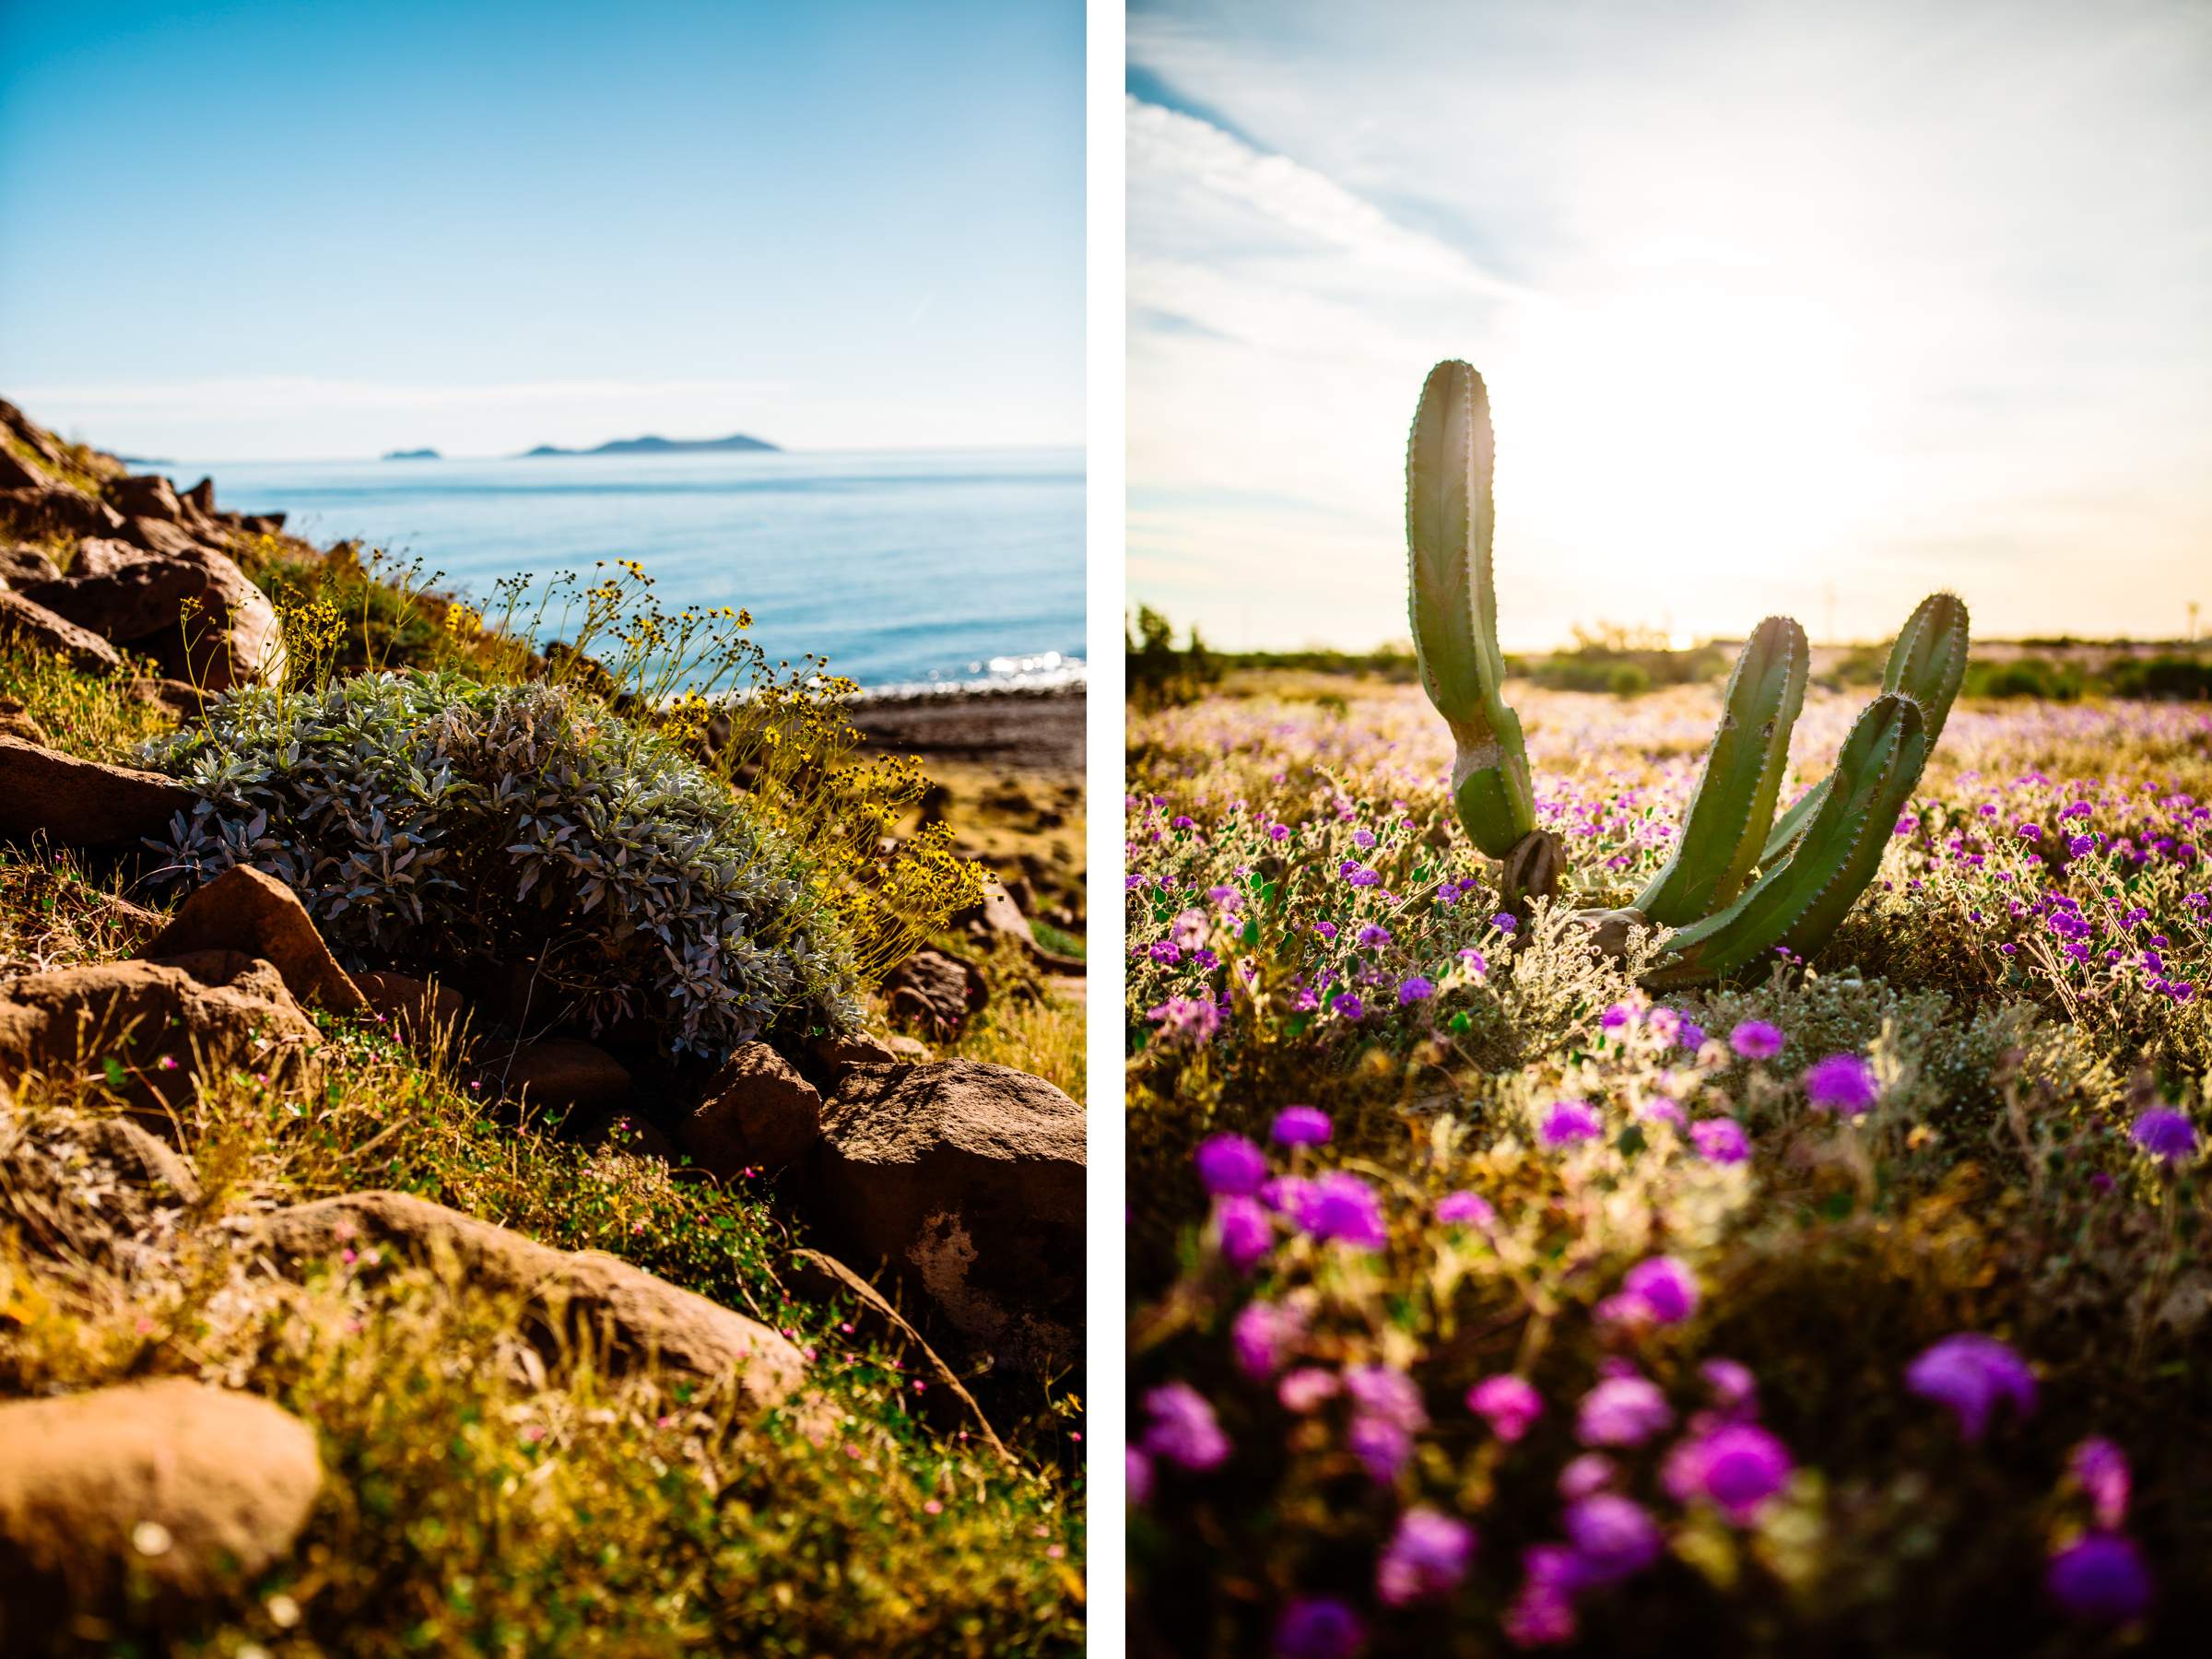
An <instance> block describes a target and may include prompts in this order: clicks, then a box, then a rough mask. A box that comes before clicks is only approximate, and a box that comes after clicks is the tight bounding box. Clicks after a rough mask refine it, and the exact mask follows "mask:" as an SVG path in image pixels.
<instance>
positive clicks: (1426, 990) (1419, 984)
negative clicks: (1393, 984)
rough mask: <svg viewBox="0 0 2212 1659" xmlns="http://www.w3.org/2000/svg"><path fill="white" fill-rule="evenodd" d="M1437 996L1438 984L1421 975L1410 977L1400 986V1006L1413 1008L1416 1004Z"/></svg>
mask: <svg viewBox="0 0 2212 1659" xmlns="http://www.w3.org/2000/svg"><path fill="white" fill-rule="evenodd" d="M1435 994H1436V982H1434V981H1433V980H1425V979H1423V978H1422V977H1421V976H1420V975H1419V974H1418V973H1416V974H1411V975H1408V976H1407V977H1406V979H1405V980H1404V981H1403V982H1401V983H1400V984H1399V986H1398V1006H1399V1007H1401V1008H1408V1007H1411V1006H1413V1005H1414V1004H1415V1003H1418V1002H1427V1001H1428V1000H1429V999H1430V997H1432V996H1434V995H1435Z"/></svg>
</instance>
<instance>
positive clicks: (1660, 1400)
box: [1574, 1374, 1675, 1446]
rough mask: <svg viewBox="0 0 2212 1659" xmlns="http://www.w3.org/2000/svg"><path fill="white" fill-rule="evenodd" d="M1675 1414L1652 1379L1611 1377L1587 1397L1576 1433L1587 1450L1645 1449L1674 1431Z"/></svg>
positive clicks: (1578, 1416)
mask: <svg viewBox="0 0 2212 1659" xmlns="http://www.w3.org/2000/svg"><path fill="white" fill-rule="evenodd" d="M1674 1422H1675V1413H1674V1409H1673V1407H1671V1406H1668V1405H1667V1403H1666V1396H1665V1394H1661V1393H1660V1392H1659V1385H1658V1384H1657V1383H1655V1382H1653V1381H1652V1380H1651V1379H1650V1378H1648V1377H1639V1376H1635V1375H1632V1374H1631V1375H1629V1376H1625V1377H1607V1378H1606V1379H1605V1380H1604V1381H1603V1382H1599V1383H1598V1384H1597V1386H1596V1387H1594V1388H1593V1389H1592V1390H1591V1391H1590V1392H1589V1393H1588V1394H1584V1395H1583V1403H1582V1406H1581V1409H1580V1410H1579V1411H1577V1413H1576V1414H1575V1421H1574V1432H1575V1436H1576V1438H1577V1439H1579V1440H1580V1441H1582V1442H1583V1445H1585V1446H1641V1444H1643V1442H1644V1441H1647V1440H1650V1439H1651V1438H1652V1436H1653V1435H1654V1434H1660V1433H1664V1432H1665V1430H1668V1429H1671V1428H1672V1427H1674Z"/></svg>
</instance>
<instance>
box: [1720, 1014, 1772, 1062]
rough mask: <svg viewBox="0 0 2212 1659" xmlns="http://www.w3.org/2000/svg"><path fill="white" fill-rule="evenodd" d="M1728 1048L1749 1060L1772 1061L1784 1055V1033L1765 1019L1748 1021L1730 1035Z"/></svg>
mask: <svg viewBox="0 0 2212 1659" xmlns="http://www.w3.org/2000/svg"><path fill="white" fill-rule="evenodd" d="M1728 1046H1729V1047H1730V1048H1732V1049H1734V1050H1735V1052H1736V1053H1739V1054H1741V1055H1742V1056H1743V1057H1744V1058H1745V1059H1747V1060H1771V1059H1773V1058H1774V1056H1775V1055H1777V1054H1779V1053H1782V1032H1781V1030H1779V1029H1778V1028H1776V1027H1774V1026H1771V1025H1769V1024H1768V1023H1767V1022H1766V1021H1765V1020H1763V1019H1747V1020H1745V1021H1744V1022H1743V1024H1741V1025H1739V1026H1737V1027H1736V1028H1735V1030H1733V1031H1731V1032H1729V1033H1728Z"/></svg>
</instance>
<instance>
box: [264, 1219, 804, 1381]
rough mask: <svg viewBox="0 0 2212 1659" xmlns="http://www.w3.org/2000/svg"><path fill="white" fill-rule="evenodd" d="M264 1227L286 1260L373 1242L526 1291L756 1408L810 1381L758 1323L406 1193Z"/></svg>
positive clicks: (568, 1321)
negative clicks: (718, 1385)
mask: <svg viewBox="0 0 2212 1659" xmlns="http://www.w3.org/2000/svg"><path fill="white" fill-rule="evenodd" d="M263 1225H264V1235H263V1236H264V1237H265V1238H266V1240H267V1241H268V1242H269V1244H270V1246H271V1247H272V1249H273V1250H274V1252H275V1253H276V1254H277V1257H278V1258H279V1259H280V1260H281V1261H283V1262H284V1263H286V1264H287V1265H300V1264H302V1263H306V1262H309V1261H313V1260H317V1259H328V1258H330V1257H332V1256H335V1255H336V1254H337V1253H339V1252H340V1251H342V1250H346V1249H348V1248H351V1249H355V1250H359V1249H360V1248H361V1247H363V1246H366V1245H375V1246H378V1247H380V1248H382V1249H387V1250H390V1251H393V1252H394V1253H398V1254H400V1255H403V1256H406V1257H407V1258H408V1259H410V1260H414V1261H427V1262H430V1263H433V1264H441V1265H447V1266H449V1267H450V1269H451V1270H452V1272H453V1274H454V1275H455V1276H456V1277H457V1278H458V1279H459V1280H460V1281H461V1282H463V1283H465V1284H467V1285H469V1286H471V1287H472V1288H477V1289H479V1290H488V1291H491V1292H493V1293H494V1294H500V1295H509V1296H516V1297H522V1298H526V1299H528V1300H529V1302H530V1304H531V1306H532V1307H533V1308H534V1309H535V1311H536V1317H537V1318H538V1319H539V1320H540V1322H541V1324H542V1327H543V1329H544V1330H545V1331H546V1332H547V1335H554V1336H556V1337H558V1336H560V1335H569V1334H572V1333H573V1332H575V1331H576V1330H577V1329H578V1327H580V1326H582V1327H583V1328H585V1329H588V1330H589V1331H591V1332H592V1333H593V1334H594V1335H597V1336H598V1337H599V1338H600V1339H601V1340H602V1341H604V1342H606V1344H607V1345H608V1350H609V1352H610V1353H611V1354H612V1355H613V1357H615V1358H616V1359H618V1360H624V1361H635V1360H639V1359H649V1358H653V1359H658V1360H659V1361H660V1363H661V1364H663V1365H665V1366H669V1367H672V1368H674V1369H676V1370H678V1371H688V1372H689V1373H691V1374H692V1375H694V1376H699V1377H703V1378H708V1379H711V1380H713V1381H715V1382H723V1383H725V1384H728V1385H731V1386H733V1387H735V1390H736V1393H737V1397H738V1398H739V1399H740V1400H741V1401H742V1402H743V1403H744V1404H745V1406H747V1409H749V1410H752V1411H765V1410H767V1409H768V1408H769V1407H770V1406H776V1405H779V1404H781V1403H782V1401H783V1400H785V1399H786V1398H788V1397H789V1396H790V1395H791V1394H792V1393H793V1392H794V1390H796V1389H797V1388H798V1387H799V1385H800V1384H801V1383H802V1382H804V1381H805V1380H806V1361H805V1360H804V1359H802V1358H801V1357H800V1355H799V1351H798V1349H797V1348H795V1347H793V1346H792V1345H791V1343H790V1342H789V1341H788V1340H787V1339H785V1338H784V1337H782V1336H781V1335H778V1334H777V1333H776V1332H774V1331H772V1330H770V1329H769V1328H768V1327H767V1326H766V1325H763V1324H757V1323H756V1322H754V1321H753V1320H750V1319H747V1318H746V1317H745V1315H744V1314H742V1313H737V1312H732V1311H731V1310H730V1309H728V1308H725V1307H723V1306H722V1305H721V1304H719V1303H717V1302H712V1301H709V1300H707V1299H706V1298H705V1297H703V1296H696V1295H694V1294H693V1293H692V1292H690V1291H688V1290H685V1289H682V1288H678V1287H677V1286H675V1285H671V1284H669V1283H668V1282H667V1281H666V1280H665V1279H661V1278H656V1277H653V1275H652V1274H650V1273H647V1272H646V1271H645V1270H644V1269H643V1268H641V1267H633V1266H631V1265H629V1263H627V1262H624V1261H621V1260H620V1259H618V1258H617V1257H615V1256H610V1255H605V1254H602V1253H599V1252H597V1251H578V1252H575V1253H569V1252H567V1251H560V1250H555V1249H552V1248H550V1247H549V1246H547V1245H544V1244H540V1243H538V1242H537V1241H535V1240H534V1239H527V1238H524V1236H523V1235H522V1234H521V1233H518V1232H512V1231H510V1230H507V1229H506V1228H503V1227H495V1226H493V1225H492V1224H491V1223H490V1222H488V1221H479V1220H477V1218H475V1217H474V1216H467V1215H464V1214H462V1213H461V1212H460V1211H459V1210H453V1209H448V1208H446V1207H445V1206H443V1205H438V1204H430V1203H428V1202H426V1201H425V1200H423V1199H420V1198H413V1197H409V1196H408V1195H406V1194H404V1193H351V1194H347V1195H346V1196H344V1197H339V1198H325V1199H322V1200H320V1201H318V1202H316V1203H313V1204H300V1205H295V1206H292V1207H291V1208H289V1209H282V1210H278V1211H277V1212H276V1213H275V1214H273V1215H271V1216H270V1217H269V1218H267V1220H266V1221H265V1223H264V1224H263Z"/></svg>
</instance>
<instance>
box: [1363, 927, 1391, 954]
mask: <svg viewBox="0 0 2212 1659" xmlns="http://www.w3.org/2000/svg"><path fill="white" fill-rule="evenodd" d="M1359 943H1360V944H1361V945H1362V946H1364V947H1366V948H1367V949H1369V950H1374V949H1376V948H1378V947H1382V946H1384V945H1387V944H1389V943H1390V929H1389V928H1387V927H1381V926H1378V925H1377V924H1374V923H1372V922H1370V923H1369V924H1367V925H1366V926H1365V927H1363V928H1361V929H1360V930H1359Z"/></svg>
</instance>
